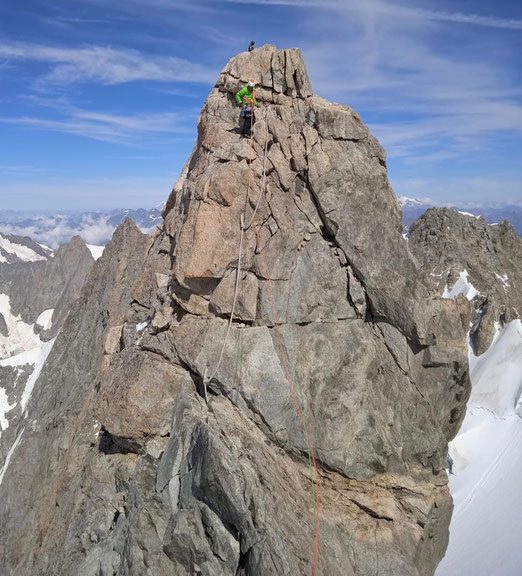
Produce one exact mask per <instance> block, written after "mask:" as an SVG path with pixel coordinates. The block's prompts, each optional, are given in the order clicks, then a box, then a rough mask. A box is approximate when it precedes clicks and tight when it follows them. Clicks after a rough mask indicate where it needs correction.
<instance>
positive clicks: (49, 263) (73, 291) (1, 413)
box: [0, 235, 94, 464]
mask: <svg viewBox="0 0 522 576" xmlns="http://www.w3.org/2000/svg"><path fill="white" fill-rule="evenodd" d="M3 238H4V240H6V239H7V240H8V243H4V247H5V249H6V250H11V251H12V252H10V254H12V255H14V256H16V255H17V254H18V256H19V257H18V259H16V260H12V261H9V262H7V261H6V262H2V263H0V462H1V463H2V464H3V463H4V461H5V459H6V457H7V455H8V453H9V450H10V448H11V447H12V445H13V442H14V441H15V439H16V438H17V428H18V427H19V426H20V425H23V412H24V407H25V397H27V395H28V394H29V392H30V390H31V386H32V384H31V382H32V380H31V378H33V377H32V375H33V374H35V377H36V374H37V373H38V370H39V367H40V365H41V363H42V362H43V361H44V360H45V358H46V356H47V354H48V352H49V351H50V348H51V346H52V340H53V338H54V337H55V336H56V334H57V333H58V332H59V330H60V328H61V327H62V324H63V322H64V320H65V317H66V315H67V313H68V312H69V310H70V309H71V307H72V305H73V303H74V301H75V300H76V299H77V298H78V296H79V295H80V291H81V288H82V286H83V284H84V283H85V280H86V277H87V275H88V274H89V272H90V270H91V268H92V265H93V263H94V260H93V258H92V256H91V253H90V252H89V250H88V249H87V247H86V246H85V244H84V243H83V241H82V240H81V239H80V238H79V237H77V238H74V239H73V240H72V241H71V242H70V243H69V244H68V245H67V246H62V247H61V248H60V249H59V250H58V251H57V252H56V253H55V254H53V253H51V254H48V253H47V252H46V251H45V250H44V249H42V248H41V247H40V246H39V245H38V244H36V243H35V242H32V241H31V240H30V239H28V238H22V237H17V236H13V235H11V236H8V237H3ZM26 249H27V250H26ZM38 249H39V250H40V251H41V252H42V253H45V254H47V256H46V257H45V258H44V257H41V258H40V256H42V254H41V253H40V252H37V250H38ZM28 250H30V251H28ZM35 255H36V256H38V258H37V259H35V258H36V256H35ZM21 257H23V258H25V260H22V258H21ZM33 380H34V378H33Z"/></svg>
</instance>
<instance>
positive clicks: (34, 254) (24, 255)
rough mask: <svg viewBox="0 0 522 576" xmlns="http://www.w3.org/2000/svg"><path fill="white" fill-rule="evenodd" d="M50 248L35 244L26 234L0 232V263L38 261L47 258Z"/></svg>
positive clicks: (49, 254) (50, 255)
mask: <svg viewBox="0 0 522 576" xmlns="http://www.w3.org/2000/svg"><path fill="white" fill-rule="evenodd" d="M52 255H53V253H52V250H50V249H49V248H47V247H45V246H42V245H40V244H37V243H36V242H34V241H33V240H31V238H28V237H27V236H16V235H14V234H10V235H8V236H6V235H4V234H2V233H0V263H8V264H12V263H14V262H38V261H39V260H49V258H51V257H52Z"/></svg>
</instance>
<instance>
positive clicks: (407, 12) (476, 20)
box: [165, 0, 522, 30]
mask: <svg viewBox="0 0 522 576" xmlns="http://www.w3.org/2000/svg"><path fill="white" fill-rule="evenodd" d="M165 1H168V0H165ZM213 1H214V2H227V3H230V4H245V5H255V4H257V5H265V6H289V7H296V8H323V9H335V10H347V11H353V12H361V11H365V10H368V9H369V10H372V11H374V12H380V13H382V14H392V15H394V16H400V17H407V18H415V19H419V18H421V19H427V20H435V21H439V22H454V23H458V24H472V25H476V26H486V27H490V28H501V29H505V30H522V20H518V19H515V18H498V17H496V16H490V15H482V14H474V13H465V12H449V11H440V10H428V9H425V8H420V7H415V6H412V5H411V4H410V5H404V4H399V3H392V2H384V1H377V0H365V1H364V2H360V1H358V0H213Z"/></svg>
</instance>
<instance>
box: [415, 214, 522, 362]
mask: <svg viewBox="0 0 522 576" xmlns="http://www.w3.org/2000/svg"><path fill="white" fill-rule="evenodd" d="M409 245H410V248H411V250H412V252H413V253H414V254H415V256H416V257H417V258H418V260H419V261H420V262H421V264H422V266H423V268H424V269H425V270H426V271H427V272H429V274H430V278H431V281H432V284H433V286H434V287H435V289H436V290H437V291H438V292H439V293H442V291H443V290H444V287H445V286H453V285H454V284H455V283H456V282H457V281H458V279H459V275H460V274H461V273H462V272H463V271H466V272H467V273H468V275H469V281H470V282H471V284H472V285H473V287H474V288H475V289H476V290H478V294H477V295H476V296H475V297H474V298H473V305H472V307H471V322H472V328H471V338H472V343H473V345H474V349H475V353H476V354H477V355H480V354H482V353H484V352H485V351H486V350H487V349H488V348H489V346H490V344H491V341H492V339H493V336H494V334H495V323H499V324H500V325H504V324H507V323H508V322H510V321H511V320H514V319H516V318H520V313H521V312H522V291H521V290H520V287H521V286H522V270H521V268H520V262H522V239H521V238H520V237H519V236H518V235H517V233H516V232H515V230H514V228H513V226H512V225H511V224H510V223H509V222H507V221H504V222H500V223H499V224H495V225H489V224H487V223H486V222H485V220H484V219H483V218H477V217H474V216H471V215H466V214H463V213H459V212H456V211H454V210H450V209H448V208H431V209H430V210H428V211H427V212H426V213H425V214H424V215H423V216H421V217H420V218H419V219H418V220H417V221H416V222H414V223H413V224H412V226H411V229H410V240H409Z"/></svg>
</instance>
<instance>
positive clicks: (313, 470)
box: [203, 107, 320, 576]
mask: <svg viewBox="0 0 522 576" xmlns="http://www.w3.org/2000/svg"><path fill="white" fill-rule="evenodd" d="M270 109H271V107H269V108H268V110H267V111H266V113H265V150H264V158H263V176H262V178H261V186H260V189H259V195H258V198H257V202H256V206H255V208H254V212H253V214H252V217H251V218H250V220H249V221H248V224H246V225H245V213H246V209H247V205H248V198H249V196H250V189H251V184H252V127H253V117H254V115H253V113H252V114H251V115H250V154H249V156H250V157H249V165H248V188H247V193H246V196H245V206H244V208H243V210H242V211H241V214H240V219H239V220H240V221H239V227H240V234H239V252H238V258H237V267H236V282H235V286H234V298H233V301H232V309H231V311H230V318H229V320H228V325H227V331H226V334H225V338H224V340H223V344H222V345H221V351H220V353H219V358H218V361H217V364H216V367H215V368H214V371H213V372H212V374H211V375H210V376H207V374H208V365H207V367H206V368H205V373H204V375H203V387H204V392H205V402H206V403H207V404H208V395H207V385H208V384H209V383H210V382H211V381H212V380H213V379H214V377H215V376H216V374H217V371H218V370H219V367H220V366H221V362H222V360H223V355H224V352H225V348H226V345H227V342H228V338H229V335H230V330H231V328H232V322H233V319H234V311H235V308H236V303H237V296H238V292H239V279H240V274H241V257H242V252H243V238H244V235H245V232H247V231H248V230H249V229H250V227H251V226H252V224H254V228H255V234H256V242H257V246H258V248H259V253H260V255H261V259H262V262H263V267H264V274H265V280H266V283H267V288H268V294H269V298H270V304H271V307H272V314H273V316H274V325H275V328H276V332H277V337H278V340H279V347H280V351H281V357H282V360H283V367H284V372H285V376H286V379H287V382H288V386H289V388H290V392H291V395H292V398H293V401H294V404H295V407H296V410H297V414H298V416H299V420H300V422H301V426H302V427H303V432H304V435H305V438H306V443H307V446H308V462H309V466H310V478H311V482H312V492H313V500H314V509H315V537H314V561H313V576H316V573H317V558H318V543H319V505H320V501H319V473H318V470H317V463H316V459H315V452H314V448H313V445H312V441H311V439H310V434H309V433H308V428H307V426H306V422H305V419H304V416H303V412H302V410H301V407H300V406H299V402H298V400H297V396H296V394H295V390H294V386H293V384H292V378H291V376H290V370H289V368H288V362H287V360H286V354H285V350H284V346H283V340H282V338H281V332H280V330H279V323H278V321H277V313H276V309H275V304H274V299H273V296H272V290H271V287H270V277H269V274H268V267H267V264H266V260H265V257H264V254H263V246H262V244H261V239H260V237H259V231H258V228H257V226H256V225H255V222H254V219H255V217H256V214H257V210H258V208H259V205H260V204H261V199H262V197H263V195H264V192H265V186H266V159H267V153H268V112H269V111H270Z"/></svg>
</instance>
